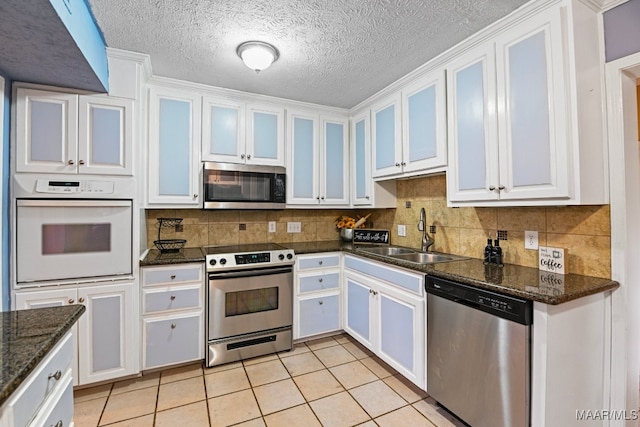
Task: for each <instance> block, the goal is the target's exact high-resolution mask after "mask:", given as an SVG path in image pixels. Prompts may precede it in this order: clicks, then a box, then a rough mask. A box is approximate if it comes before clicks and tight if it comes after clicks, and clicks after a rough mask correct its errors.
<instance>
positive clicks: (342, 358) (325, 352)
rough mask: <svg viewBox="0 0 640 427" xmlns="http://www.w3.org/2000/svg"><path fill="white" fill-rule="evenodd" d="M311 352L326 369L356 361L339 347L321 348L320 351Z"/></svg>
mask: <svg viewBox="0 0 640 427" xmlns="http://www.w3.org/2000/svg"><path fill="white" fill-rule="evenodd" d="M313 352H314V353H315V355H316V356H317V357H318V359H320V361H321V362H322V363H324V365H325V366H326V367H327V368H330V367H332V366H337V365H342V364H343V363H349V362H353V361H354V360H356V358H355V357H353V356H352V355H351V353H349V352H348V351H347V350H345V349H344V347H342V346H341V345H335V346H333V347H326V348H321V349H320V350H314V351H313Z"/></svg>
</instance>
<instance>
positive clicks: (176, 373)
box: [160, 362, 202, 384]
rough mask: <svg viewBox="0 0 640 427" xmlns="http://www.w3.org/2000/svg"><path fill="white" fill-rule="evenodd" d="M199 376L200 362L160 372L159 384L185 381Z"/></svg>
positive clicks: (200, 372)
mask: <svg viewBox="0 0 640 427" xmlns="http://www.w3.org/2000/svg"><path fill="white" fill-rule="evenodd" d="M199 376H202V362H200V363H197V364H192V365H186V366H180V367H177V368H173V369H167V370H166V371H162V377H161V378H160V384H166V383H170V382H174V381H180V380H186V379H187V378H193V377H199Z"/></svg>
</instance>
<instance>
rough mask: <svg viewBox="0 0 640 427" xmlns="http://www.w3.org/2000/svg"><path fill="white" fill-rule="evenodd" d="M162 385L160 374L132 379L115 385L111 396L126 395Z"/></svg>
mask: <svg viewBox="0 0 640 427" xmlns="http://www.w3.org/2000/svg"><path fill="white" fill-rule="evenodd" d="M159 383H160V372H154V373H151V374H147V375H143V376H141V377H137V378H131V379H128V380H124V381H118V382H116V383H114V384H113V389H112V390H111V394H120V393H126V392H128V391H134V390H141V389H143V388H147V387H158V384H159Z"/></svg>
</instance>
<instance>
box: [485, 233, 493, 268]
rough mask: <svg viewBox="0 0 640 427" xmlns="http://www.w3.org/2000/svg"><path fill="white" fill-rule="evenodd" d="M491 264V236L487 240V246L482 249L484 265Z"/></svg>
mask: <svg viewBox="0 0 640 427" xmlns="http://www.w3.org/2000/svg"><path fill="white" fill-rule="evenodd" d="M492 262H493V246H491V236H489V238H488V239H487V246H485V247H484V264H485V265H487V264H491V263H492Z"/></svg>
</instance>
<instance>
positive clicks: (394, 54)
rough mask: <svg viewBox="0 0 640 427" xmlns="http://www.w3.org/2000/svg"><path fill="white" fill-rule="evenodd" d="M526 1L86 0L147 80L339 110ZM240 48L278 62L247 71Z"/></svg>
mask: <svg viewBox="0 0 640 427" xmlns="http://www.w3.org/2000/svg"><path fill="white" fill-rule="evenodd" d="M3 1H4V0H3ZM525 2H526V1H525V0H375V1H373V0H371V1H364V0H361V1H356V0H293V1H284V0H179V1H169V0H88V3H89V5H90V6H91V8H92V10H93V13H94V16H95V18H96V21H97V23H98V26H99V27H100V28H101V29H102V31H103V33H104V38H105V40H106V42H107V45H108V46H110V47H114V48H119V49H124V50H130V51H135V52H142V53H147V54H149V55H150V56H151V64H152V67H153V73H154V75H159V76H165V77H173V78H177V79H181V80H188V81H192V82H198V83H204V84H208V85H213V86H219V87H225V88H231V89H237V90H242V91H247V92H254V93H260V94H265V95H272V96H279V97H283V98H288V99H294V100H299V101H306V102H313V103H318V104H323V105H331V106H337V107H345V108H349V107H352V106H354V105H356V104H357V103H359V102H360V101H363V100H364V99H366V98H368V97H369V96H371V95H373V94H374V93H376V92H378V91H379V90H381V89H382V88H384V87H385V86H387V85H389V84H391V83H392V82H394V81H395V80H397V79H398V78H400V77H402V76H403V75H405V74H407V73H408V72H410V71H412V70H414V69H415V68H417V67H418V66H420V65H422V64H424V63H425V62H427V61H428V60H429V59H431V58H433V57H435V56H437V55H438V54H439V53H441V52H443V51H445V50H447V49H448V48H450V47H451V46H453V45H455V44H456V43H458V42H459V41H461V40H463V39H465V38H466V37H468V36H469V35H471V34H473V33H475V32H476V31H478V30H479V29H481V28H483V27H485V26H487V25H488V24H490V23H492V22H494V21H496V20H498V19H499V18H501V17H503V16H505V15H507V14H508V13H510V12H511V11H513V10H515V9H516V8H518V7H519V6H521V5H522V4H524V3H525ZM247 40H261V41H266V42H269V43H271V44H273V45H274V46H276V47H277V48H278V50H279V51H280V59H279V60H278V61H277V62H276V63H274V64H273V65H272V66H271V68H269V69H267V70H265V71H263V72H261V73H260V74H256V73H255V72H254V71H251V70H249V69H248V68H246V67H245V66H244V65H243V64H242V62H241V61H240V59H239V58H238V57H237V56H236V53H235V50H236V47H237V46H238V45H239V44H240V43H242V42H244V41H247Z"/></svg>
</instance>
